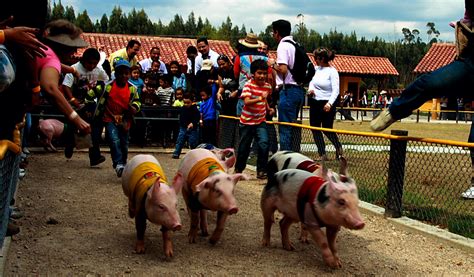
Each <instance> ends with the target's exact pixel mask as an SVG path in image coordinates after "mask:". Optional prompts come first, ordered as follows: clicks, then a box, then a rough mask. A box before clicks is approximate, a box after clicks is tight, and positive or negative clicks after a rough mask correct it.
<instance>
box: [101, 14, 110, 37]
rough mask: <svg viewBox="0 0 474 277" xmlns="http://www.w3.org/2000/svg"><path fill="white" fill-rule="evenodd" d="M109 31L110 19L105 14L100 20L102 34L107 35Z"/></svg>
mask: <svg viewBox="0 0 474 277" xmlns="http://www.w3.org/2000/svg"><path fill="white" fill-rule="evenodd" d="M108 29H109V18H107V15H106V14H105V13H104V14H103V15H102V17H101V18H100V32H101V33H107V30H108Z"/></svg>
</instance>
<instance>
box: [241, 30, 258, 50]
mask: <svg viewBox="0 0 474 277" xmlns="http://www.w3.org/2000/svg"><path fill="white" fill-rule="evenodd" d="M239 43H240V44H242V45H243V46H246V47H248V48H259V47H262V42H261V41H259V40H258V39H257V35H255V34H254V33H248V34H247V36H246V37H245V38H242V39H239Z"/></svg>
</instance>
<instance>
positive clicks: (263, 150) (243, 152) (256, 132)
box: [235, 122, 268, 172]
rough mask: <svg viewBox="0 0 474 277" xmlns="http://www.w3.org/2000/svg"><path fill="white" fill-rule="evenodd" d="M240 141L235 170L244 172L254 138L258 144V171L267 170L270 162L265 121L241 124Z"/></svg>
mask: <svg viewBox="0 0 474 277" xmlns="http://www.w3.org/2000/svg"><path fill="white" fill-rule="evenodd" d="M239 132H240V143H239V149H238V150H237V161H236V163H235V170H236V171H238V172H242V171H243V170H244V169H245V166H246V165H247V159H248V157H249V154H250V147H251V144H252V140H254V139H255V143H257V144H258V153H257V172H260V171H263V172H266V171H267V170H266V168H267V162H268V132H267V124H266V123H265V122H262V123H260V124H259V125H244V124H240V127H239Z"/></svg>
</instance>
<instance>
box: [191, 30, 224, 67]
mask: <svg viewBox="0 0 474 277" xmlns="http://www.w3.org/2000/svg"><path fill="white" fill-rule="evenodd" d="M196 46H197V50H198V51H199V55H198V56H197V57H196V59H195V67H194V74H197V73H198V72H199V71H200V70H201V68H202V66H203V61H205V60H207V59H209V60H211V61H212V66H213V67H215V68H217V66H218V65H217V58H218V57H219V54H218V53H217V52H215V51H213V50H212V49H211V48H210V47H209V42H208V40H207V38H206V37H200V38H198V39H197V41H196Z"/></svg>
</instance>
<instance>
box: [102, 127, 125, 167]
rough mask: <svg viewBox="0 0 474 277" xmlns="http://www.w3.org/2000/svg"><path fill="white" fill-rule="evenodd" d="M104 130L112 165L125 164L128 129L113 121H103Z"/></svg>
mask: <svg viewBox="0 0 474 277" xmlns="http://www.w3.org/2000/svg"><path fill="white" fill-rule="evenodd" d="M105 130H106V132H107V135H108V137H109V147H110V155H111V156H112V166H113V168H115V167H116V166H117V165H118V164H122V165H125V164H127V156H128V131H125V130H124V129H123V128H122V127H121V126H117V125H115V123H113V122H105Z"/></svg>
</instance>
